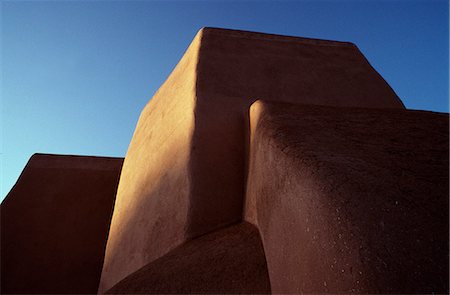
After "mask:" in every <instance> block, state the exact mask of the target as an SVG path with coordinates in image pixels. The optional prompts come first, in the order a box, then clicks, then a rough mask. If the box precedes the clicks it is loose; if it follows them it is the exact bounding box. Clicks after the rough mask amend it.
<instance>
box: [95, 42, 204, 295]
mask: <svg viewBox="0 0 450 295" xmlns="http://www.w3.org/2000/svg"><path fill="white" fill-rule="evenodd" d="M198 44H199V40H198V37H197V38H196V39H194V41H193V42H192V44H191V45H190V47H189V48H188V50H187V51H186V53H185V55H184V57H183V58H182V60H181V61H180V62H179V64H178V65H177V66H176V68H175V69H174V71H173V72H172V74H171V75H170V76H169V78H168V79H167V80H166V81H165V82H164V84H163V85H162V86H161V88H160V89H159V90H158V92H157V93H156V94H155V95H154V97H153V98H152V99H151V100H150V101H149V103H148V104H147V105H146V106H145V108H144V110H143V111H142V113H141V115H140V117H139V121H138V123H137V126H136V130H135V132H134V134H133V138H132V140H131V143H130V145H129V147H128V151H127V155H126V157H125V162H124V166H123V169H122V174H121V177H120V182H119V188H118V191H117V198H116V202H115V208H114V214H113V218H112V221H111V230H110V235H109V238H108V244H107V248H106V255H105V262H104V265H103V272H102V278H101V282H100V286H99V290H98V292H99V293H103V292H104V291H106V290H108V289H109V288H111V287H112V286H113V285H114V284H116V283H117V282H118V281H120V280H122V279H123V278H124V277H126V276H127V275H129V274H130V273H132V272H134V271H136V270H137V269H139V268H141V267H142V266H144V265H146V264H147V263H149V262H150V261H153V260H155V259H157V258H159V257H160V256H162V255H164V254H166V253H167V252H168V251H170V250H171V249H173V248H174V247H176V246H178V245H179V244H181V243H183V242H184V241H185V240H186V227H187V224H188V211H189V208H190V206H191V204H190V191H191V184H190V181H191V175H190V173H189V162H190V153H191V149H192V136H193V130H194V119H195V115H194V102H195V83H196V75H195V74H196V71H195V67H196V65H197V54H198V53H197V52H198V50H197V47H198V46H199V45H198Z"/></svg>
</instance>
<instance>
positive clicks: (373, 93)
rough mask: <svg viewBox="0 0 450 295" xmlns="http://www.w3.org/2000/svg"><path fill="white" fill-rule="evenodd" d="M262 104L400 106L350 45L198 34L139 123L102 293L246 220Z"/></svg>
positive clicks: (113, 228) (238, 34)
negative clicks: (250, 160)
mask: <svg viewBox="0 0 450 295" xmlns="http://www.w3.org/2000/svg"><path fill="white" fill-rule="evenodd" d="M257 98H267V99H273V100H281V101H290V102H296V103H305V102H307V103H312V104H325V105H338V106H361V107H371V108H400V109H403V108H404V107H403V104H402V103H401V101H400V100H399V98H398V97H397V96H396V95H395V93H394V92H393V91H392V89H391V88H390V87H389V85H387V83H386V82H385V81H384V80H383V79H382V78H381V77H380V76H379V75H378V74H377V73H376V72H375V70H374V69H373V68H372V67H371V66H370V65H369V64H368V63H367V61H366V60H365V58H364V57H363V56H362V54H361V53H360V52H359V51H358V49H357V48H356V46H354V45H353V44H351V43H344V42H335V41H324V40H313V39H304V38H295V37H285V36H274V35H267V34H260V33H251V32H241V31H233V30H223V29H212V28H204V29H202V30H200V31H199V33H198V34H197V35H196V37H195V38H194V41H193V42H192V44H191V45H190V46H189V48H188V50H187V51H186V53H185V54H184V56H183V58H182V59H181V61H180V62H179V64H178V65H177V67H176V68H175V69H174V71H173V72H172V73H171V75H170V76H169V78H168V79H167V81H166V82H165V83H164V84H163V85H162V86H161V88H160V89H159V90H158V92H157V93H156V94H155V96H154V97H153V98H152V99H151V100H150V102H149V103H148V105H147V106H146V107H145V109H144V111H143V112H142V114H141V116H140V118H139V122H138V125H137V127H136V131H135V134H134V135H133V139H132V141H131V143H130V146H129V149H128V152H127V156H126V158H125V163H124V168H123V172H122V176H121V179H120V184H119V189H118V194H117V199H116V204H115V211H114V215H113V219H112V223H111V234H110V236H109V239H108V244H107V250H106V257H105V262H104V267H103V273H102V279H101V284H100V288H99V293H102V292H104V291H105V290H107V289H109V288H110V287H112V286H113V285H114V284H115V283H117V282H118V281H120V280H121V279H123V278H124V277H125V276H126V275H128V274H130V273H132V272H134V271H136V270H137V269H139V268H141V267H143V266H144V265H146V264H148V263H149V262H151V261H153V260H155V259H157V258H159V257H161V256H162V255H164V254H166V253H167V252H168V251H170V250H171V249H173V248H174V247H176V246H178V245H180V244H181V243H183V242H184V241H186V240H189V239H192V238H195V237H197V236H200V235H203V234H205V233H208V232H211V231H214V230H216V229H219V228H221V227H224V226H228V225H231V224H234V223H237V222H240V221H241V219H242V205H243V199H244V195H245V183H246V179H245V177H246V153H247V150H246V147H247V143H248V134H247V130H248V109H249V107H250V105H251V104H252V103H253V102H254V100H255V99H257Z"/></svg>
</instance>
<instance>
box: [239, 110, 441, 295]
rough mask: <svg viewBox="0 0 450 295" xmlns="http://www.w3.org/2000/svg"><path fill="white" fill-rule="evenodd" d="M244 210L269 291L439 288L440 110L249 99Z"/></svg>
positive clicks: (403, 291) (401, 291) (402, 291)
mask: <svg viewBox="0 0 450 295" xmlns="http://www.w3.org/2000/svg"><path fill="white" fill-rule="evenodd" d="M250 118H251V149H250V170H249V176H248V185H247V196H246V197H247V199H246V206H245V211H244V214H245V220H247V221H249V222H251V223H253V224H256V225H257V226H258V227H259V230H260V233H261V236H262V241H263V245H264V250H265V254H266V259H267V265H268V271H269V276H270V282H271V287H272V292H273V293H297V294H298V293H316V294H318V293H330V292H331V293H396V294H412V293H434V294H438V293H448V275H449V273H448V252H449V243H448V231H449V224H448V221H449V215H448V214H449V213H448V205H449V203H448V196H449V182H448V181H449V178H448V177H449V170H448V165H449V155H448V152H449V141H448V140H449V137H448V135H449V134H448V132H449V125H448V123H449V116H448V114H441V113H432V112H424V111H406V110H370V109H357V108H346V109H343V108H332V107H317V106H301V105H297V106H296V105H291V104H276V103H266V102H256V103H255V104H254V105H253V106H252V108H251V111H250Z"/></svg>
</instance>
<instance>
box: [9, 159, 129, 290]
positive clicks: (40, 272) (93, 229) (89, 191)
mask: <svg viewBox="0 0 450 295" xmlns="http://www.w3.org/2000/svg"><path fill="white" fill-rule="evenodd" d="M122 162H123V159H122V158H102V157H87V156H62V155H46V154H35V155H33V156H32V157H31V158H30V160H29V161H28V163H27V165H26V167H25V168H24V170H23V172H22V174H21V176H20V178H19V179H18V181H17V183H16V184H15V186H14V187H13V188H12V190H11V192H10V193H9V194H8V195H7V197H6V198H5V200H4V201H3V202H2V204H1V292H2V294H10V293H22V294H23V293H26V294H50V293H59V294H62V293H66V294H67V293H70V294H74V293H78V294H80V293H90V294H92V293H95V292H96V291H97V288H98V284H99V280H100V274H101V270H102V264H103V256H104V251H105V247H106V240H107V236H108V230H109V224H110V220H111V216H112V211H113V205H114V198H115V195H116V189H117V185H118V182H119V174H120V171H121V168H122Z"/></svg>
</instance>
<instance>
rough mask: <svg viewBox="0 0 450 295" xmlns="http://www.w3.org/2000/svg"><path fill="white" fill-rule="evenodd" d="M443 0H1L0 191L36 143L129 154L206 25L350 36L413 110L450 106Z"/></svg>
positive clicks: (56, 149)
mask: <svg viewBox="0 0 450 295" xmlns="http://www.w3.org/2000/svg"><path fill="white" fill-rule="evenodd" d="M448 16H449V7H448V1H432V0H431V1H430V0H428V1H322V2H319V1H292V2H288V1H277V2H259V1H252V2H243V1H239V2H231V1H227V2H221V1H192V2H191V1H189V2H188V1H170V2H158V1H136V2H129V1H118V2H105V1H97V2H89V1H64V2H57V1H48V2H41V1H29V2H22V1H3V2H2V3H1V26H2V27H1V38H2V39H1V50H2V52H1V53H2V55H1V57H2V63H1V74H2V79H1V82H2V85H1V95H2V110H1V127H2V134H1V135H2V136H1V138H2V148H1V152H2V154H1V168H2V170H1V173H2V174H1V185H2V187H1V194H0V200H1V199H2V198H3V197H4V196H5V195H6V194H7V193H8V192H9V190H10V188H11V187H12V185H13V184H14V183H15V181H16V179H17V177H18V176H19V174H20V172H21V171H22V169H23V167H24V165H25V164H26V162H27V160H28V159H29V157H30V156H31V155H32V154H33V153H36V152H42V153H57V154H80V155H102V156H120V157H124V156H125V153H126V150H127V147H128V144H129V141H130V139H131V137H132V135H133V131H134V127H135V125H136V122H137V119H138V116H139V113H140V111H141V109H142V108H143V107H144V105H145V104H146V103H147V101H148V100H149V99H150V98H151V97H152V95H153V93H154V92H155V91H156V90H157V89H158V87H159V85H161V83H163V82H164V80H165V79H166V78H167V76H168V75H169V73H170V72H171V70H172V69H173V67H174V66H175V65H176V63H177V62H178V60H179V59H180V58H181V56H182V54H183V52H184V51H185V49H186V47H187V46H188V45H189V43H190V41H191V40H192V38H193V37H194V35H195V33H196V32H197V31H198V30H199V29H200V28H201V27H204V26H213V27H224V28H234V29H243V30H253V31H261V32H267V33H275V34H285V35H294V36H304V37H313V38H323V39H333V40H341V41H351V42H354V43H356V44H357V45H358V47H359V48H360V49H361V50H362V52H363V53H364V54H365V55H366V57H367V58H368V59H369V61H370V62H371V64H372V65H373V66H374V67H375V69H377V70H378V71H379V72H380V74H381V75H382V76H383V77H384V78H385V79H386V80H387V82H388V83H389V84H390V85H391V86H392V87H393V89H394V90H395V91H396V93H397V94H398V95H399V96H400V98H401V99H402V100H403V102H404V103H405V104H406V106H407V107H408V108H412V109H423V110H433V111H439V112H447V111H448V96H449V89H448V88H449V52H448V50H449V47H448V45H449V40H448V34H449V30H448V22H449V19H448Z"/></svg>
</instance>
